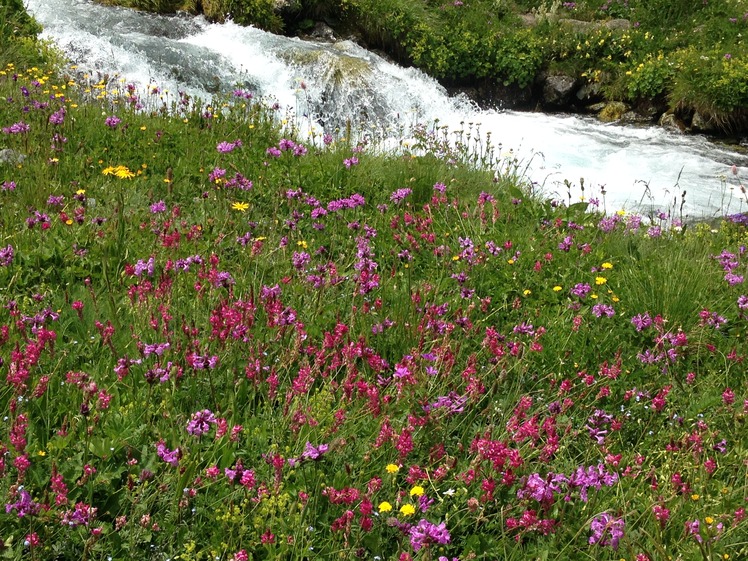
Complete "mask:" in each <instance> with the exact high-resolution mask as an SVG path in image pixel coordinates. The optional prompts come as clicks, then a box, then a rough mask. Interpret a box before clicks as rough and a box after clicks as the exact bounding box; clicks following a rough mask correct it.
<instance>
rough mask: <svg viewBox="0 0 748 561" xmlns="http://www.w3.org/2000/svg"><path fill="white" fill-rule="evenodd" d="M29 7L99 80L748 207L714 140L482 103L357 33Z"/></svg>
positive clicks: (666, 196) (740, 160) (67, 5)
mask: <svg viewBox="0 0 748 561" xmlns="http://www.w3.org/2000/svg"><path fill="white" fill-rule="evenodd" d="M27 6H28V9H29V11H30V12H31V13H32V14H33V15H34V16H35V17H36V19H37V20H38V21H39V23H41V24H42V26H43V27H44V35H43V36H44V37H45V38H47V39H52V40H54V41H55V42H56V43H57V44H58V45H59V46H60V47H61V48H62V50H63V51H64V52H65V53H66V54H67V55H68V57H69V58H70V59H71V61H72V62H74V63H75V64H77V65H78V68H79V70H82V71H85V72H88V73H90V74H93V75H105V74H106V75H109V76H118V77H119V78H120V79H123V80H126V81H128V82H135V83H137V84H139V85H141V86H142V87H143V88H145V87H147V86H148V85H149V84H154V85H158V86H159V87H160V88H161V89H162V91H171V92H176V91H180V90H181V91H186V92H188V93H190V94H191V95H197V96H201V97H203V98H204V99H206V100H207V99H209V98H210V96H211V95H212V94H213V93H216V92H219V91H230V90H231V89H232V88H233V87H234V86H236V85H241V86H242V87H243V88H245V89H250V90H251V91H253V92H255V94H256V95H257V96H260V97H263V98H265V99H266V100H273V103H278V104H279V105H280V106H281V107H283V108H285V109H286V110H287V111H288V112H289V113H290V114H293V115H294V117H293V118H294V119H295V120H296V121H297V122H298V123H299V129H300V130H302V131H303V130H307V131H311V130H315V132H316V131H322V130H323V129H325V128H327V129H330V128H333V127H335V126H340V125H341V124H342V123H345V122H346V121H347V120H351V121H353V122H354V123H366V124H367V126H372V125H374V126H376V128H377V129H378V130H382V131H390V132H391V134H393V135H402V136H403V137H407V136H408V131H409V130H410V129H411V127H412V126H414V125H416V124H425V125H427V126H431V125H433V123H434V122H438V124H439V126H444V127H447V128H448V129H449V130H451V131H456V130H461V129H462V130H468V129H470V130H472V131H475V130H476V129H479V130H480V134H481V136H482V137H484V138H485V136H486V135H487V133H490V137H491V142H492V143H493V144H494V145H500V146H501V150H502V152H503V153H505V154H510V155H512V156H513V157H516V158H518V159H519V161H520V162H522V167H523V168H524V167H527V174H528V176H529V178H530V179H531V180H532V181H533V182H535V183H536V184H538V186H539V188H541V189H542V190H543V191H544V192H545V193H546V194H547V195H548V196H554V197H557V198H560V199H564V200H565V199H566V198H567V196H568V194H567V191H568V188H567V185H566V183H565V180H568V182H570V183H571V184H572V186H573V187H572V191H571V193H572V202H574V201H575V200H579V198H580V196H581V195H582V192H581V190H580V178H583V180H584V186H585V192H584V195H586V196H587V197H596V198H598V199H600V201H601V202H603V203H604V205H605V209H606V210H607V211H609V212H611V211H615V210H617V209H620V208H625V209H627V210H638V211H644V212H648V211H652V210H654V209H656V208H660V209H663V210H668V209H670V210H672V209H676V210H677V209H679V208H680V206H681V202H682V201H681V195H682V193H683V192H684V191H685V192H686V197H685V204H684V206H683V209H684V213H685V214H686V215H687V216H688V217H691V218H708V217H712V216H717V215H719V214H723V213H733V212H740V211H748V204H747V203H746V201H745V198H744V195H743V194H742V193H741V189H740V184H741V183H742V182H743V181H744V179H743V178H747V177H748V158H746V157H744V156H740V155H737V154H735V153H733V152H731V151H729V150H727V149H725V148H722V147H720V146H718V145H715V144H713V143H710V142H709V141H707V140H706V139H704V138H702V137H698V136H681V135H675V134H672V133H669V132H666V131H665V130H663V129H660V128H658V127H635V126H629V125H626V126H623V125H615V124H603V123H600V122H598V121H596V120H595V119H593V118H588V117H580V116H570V115H546V114H542V113H521V112H514V111H495V110H484V109H479V108H478V107H476V106H475V105H474V104H472V103H471V102H469V101H468V100H467V99H466V98H464V97H462V96H449V95H447V93H446V92H445V90H444V89H443V88H442V87H441V86H440V85H439V84H438V83H437V82H435V81H434V80H432V79H431V78H429V77H428V76H426V75H424V74H423V73H421V72H419V71H417V70H414V69H408V68H402V67H399V66H397V65H395V64H392V63H390V62H388V61H387V60H385V59H383V58H382V57H380V56H378V55H377V54H375V53H372V52H369V51H366V50H365V49H363V48H361V47H359V46H358V45H356V44H355V43H353V42H351V41H339V42H337V43H334V44H330V43H318V42H312V41H302V40H300V39H295V38H288V37H282V36H278V35H273V34H270V33H266V32H264V31H260V30H258V29H255V28H245V27H240V26H238V25H235V24H233V23H230V22H229V23H226V24H211V23H208V22H207V21H205V20H204V19H203V18H193V17H191V16H186V15H178V16H157V15H153V14H146V13H142V12H137V11H133V10H127V9H123V8H116V7H106V6H101V5H98V4H94V3H92V2H91V1H90V0H27ZM733 164H736V165H737V171H738V174H737V175H734V174H733V173H732V172H731V166H732V165H733ZM745 181H746V182H747V183H748V179H745ZM393 187H395V186H393ZM603 191H604V196H603Z"/></svg>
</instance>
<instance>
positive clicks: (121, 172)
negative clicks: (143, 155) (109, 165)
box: [114, 166, 135, 179]
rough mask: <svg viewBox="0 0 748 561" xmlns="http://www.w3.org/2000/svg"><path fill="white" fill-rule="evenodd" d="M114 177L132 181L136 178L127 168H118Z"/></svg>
mask: <svg viewBox="0 0 748 561" xmlns="http://www.w3.org/2000/svg"><path fill="white" fill-rule="evenodd" d="M114 175H116V176H117V177H119V178H120V179H131V178H133V177H135V174H134V173H133V172H131V171H130V170H129V169H127V168H126V167H125V166H117V170H116V171H115V172H114Z"/></svg>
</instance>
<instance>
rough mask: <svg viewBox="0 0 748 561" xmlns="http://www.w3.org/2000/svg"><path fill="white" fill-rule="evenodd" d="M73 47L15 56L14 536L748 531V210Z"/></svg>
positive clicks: (606, 547) (487, 536)
mask: <svg viewBox="0 0 748 561" xmlns="http://www.w3.org/2000/svg"><path fill="white" fill-rule="evenodd" d="M7 44H9V43H4V45H7ZM0 50H2V49H0ZM2 54H3V56H8V54H7V53H5V52H3V53H2ZM16 54H17V55H18V56H20V51H16ZM65 72H66V70H65V69H63V70H60V69H58V72H54V71H51V70H43V69H41V68H33V67H32V68H28V69H27V68H23V67H21V66H20V65H18V66H16V65H14V64H12V63H11V64H8V65H6V66H5V67H3V68H2V69H0V150H1V152H0V408H2V421H1V422H0V500H1V501H2V506H3V508H0V557H2V558H8V559H39V560H46V559H50V560H52V559H55V560H57V559H76V560H77V559H86V560H88V559H102V560H103V559H117V560H120V559H122V560H130V559H157V560H166V559H181V560H209V559H210V560H215V559H218V560H233V561H246V560H248V559H256V560H260V559H298V560H302V559H303V560H311V559H320V560H328V559H371V560H373V559H386V560H390V559H397V560H399V561H407V560H414V559H415V560H424V561H425V560H430V561H434V560H436V559H439V560H444V559H446V560H448V561H453V560H454V559H460V560H463V561H467V560H470V559H507V560H517V561H519V560H525V559H555V560H561V561H565V560H578V559H590V558H594V559H599V560H601V561H602V560H619V559H625V560H627V561H646V560H651V561H654V560H663V561H664V560H683V561H686V560H688V561H690V560H696V559H700V560H704V561H707V560H708V561H714V560H716V559H722V560H725V559H742V558H745V557H746V556H747V555H748V543H746V539H745V536H746V535H747V534H748V520H747V519H746V501H748V486H747V481H748V479H747V475H748V464H746V462H745V458H746V454H747V448H748V432H747V431H746V430H745V423H746V416H747V415H748V378H747V376H746V371H745V361H746V358H747V356H748V345H746V334H747V331H748V295H747V293H746V285H745V276H746V240H748V231H747V230H746V223H748V217H746V215H743V214H739V215H734V216H731V217H730V218H729V219H726V220H725V221H724V223H722V224H721V226H720V227H719V228H716V229H712V228H711V227H710V226H707V225H705V224H702V225H699V226H690V227H684V226H683V225H682V224H680V222H679V217H678V216H676V215H675V214H674V213H671V212H670V211H669V210H668V209H661V210H659V211H658V210H657V209H652V213H651V215H650V216H648V217H642V216H639V215H637V214H632V213H629V212H625V211H623V210H621V211H619V212H614V211H615V210H616V209H608V210H609V211H610V212H609V213H608V214H604V213H603V212H602V209H604V206H605V202H604V199H602V198H599V197H595V196H594V194H591V193H585V192H584V191H579V190H577V191H572V190H571V188H570V191H569V193H566V194H564V195H563V196H562V197H559V196H555V197H549V195H548V194H543V193H537V192H532V188H531V186H530V185H529V184H527V183H526V182H525V181H524V180H523V178H522V175H521V173H520V170H519V163H518V162H515V161H511V160H499V159H497V156H496V154H495V153H494V150H493V148H492V146H491V144H490V142H488V141H487V139H485V138H481V137H480V135H478V134H477V132H476V131H475V130H472V129H466V130H463V131H446V130H443V129H434V130H431V129H428V128H423V129H419V130H417V131H415V133H414V137H415V138H416V139H417V141H418V142H417V143H416V144H415V145H410V146H406V145H403V146H401V147H400V149H399V150H398V151H396V152H385V153H382V152H381V150H379V149H380V148H381V147H380V146H377V145H376V143H375V142H373V141H369V140H367V139H365V138H356V137H355V136H333V135H330V134H327V133H324V132H323V131H295V130H294V128H293V123H291V124H288V123H287V124H286V128H285V129H283V128H281V125H282V123H283V122H284V120H285V118H286V116H285V115H281V114H278V112H277V110H273V109H272V108H268V107H265V106H263V105H261V104H260V103H258V102H257V101H256V100H255V99H254V98H253V96H252V95H251V92H248V91H244V90H236V91H234V92H232V93H231V94H230V95H229V96H227V97H226V98H223V99H215V100H213V103H212V104H210V105H206V104H203V103H201V102H199V101H198V100H194V99H190V98H188V97H187V96H185V95H178V96H175V95H170V94H167V93H165V92H161V91H159V90H158V89H157V88H153V87H152V88H150V89H149V90H148V91H147V92H142V91H138V89H137V88H136V87H135V86H134V85H131V84H127V83H124V82H119V81H118V80H116V79H112V81H110V82H108V83H106V82H96V81H89V78H88V77H86V76H77V77H75V78H73V75H74V74H73V72H72V69H71V70H70V71H69V74H67V75H66V74H65ZM136 108H137V109H136ZM289 127H290V128H289ZM302 132H303V133H304V135H303V136H302V135H300V134H298V133H302ZM494 169H499V170H500V171H499V172H498V173H496V174H494V173H493V171H489V170H494ZM726 173H727V174H728V179H727V180H726V181H727V182H728V184H727V185H726V188H727V187H733V188H734V190H735V192H740V187H739V186H740V183H741V181H742V178H741V177H740V176H739V175H737V174H730V173H729V170H726ZM581 196H585V197H586V198H585V199H584V200H583V201H580V197H581ZM736 204H737V203H736Z"/></svg>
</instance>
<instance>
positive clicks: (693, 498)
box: [691, 493, 701, 501]
mask: <svg viewBox="0 0 748 561" xmlns="http://www.w3.org/2000/svg"><path fill="white" fill-rule="evenodd" d="M700 498H701V496H700V495H699V494H697V493H694V494H693V495H691V500H692V501H698V500H699V499H700Z"/></svg>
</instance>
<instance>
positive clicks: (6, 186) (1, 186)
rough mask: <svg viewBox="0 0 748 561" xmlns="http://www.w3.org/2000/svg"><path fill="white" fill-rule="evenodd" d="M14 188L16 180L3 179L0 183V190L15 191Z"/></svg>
mask: <svg viewBox="0 0 748 561" xmlns="http://www.w3.org/2000/svg"><path fill="white" fill-rule="evenodd" d="M15 190H16V182H15V181H3V182H2V183H0V191H15Z"/></svg>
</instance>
